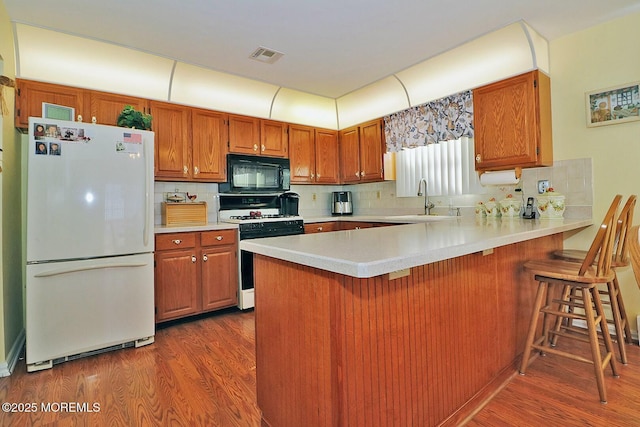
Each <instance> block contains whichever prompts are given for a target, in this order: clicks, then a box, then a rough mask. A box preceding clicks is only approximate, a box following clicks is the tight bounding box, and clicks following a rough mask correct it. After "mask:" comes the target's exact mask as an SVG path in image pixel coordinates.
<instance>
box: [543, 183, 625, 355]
mask: <svg viewBox="0 0 640 427" xmlns="http://www.w3.org/2000/svg"><path fill="white" fill-rule="evenodd" d="M636 199H637V197H636V196H635V195H632V196H629V198H628V199H627V202H626V203H625V204H624V207H623V208H622V211H620V215H619V216H618V220H617V222H616V234H615V237H614V248H613V253H612V258H611V268H613V271H614V276H613V281H611V282H609V283H607V284H606V289H603V288H600V289H599V293H600V296H601V297H602V296H605V298H604V299H602V304H603V305H609V306H610V307H611V310H610V311H611V315H610V316H609V317H608V318H607V321H608V322H609V323H611V324H613V325H614V327H615V331H616V341H617V343H618V350H619V353H620V361H621V362H622V363H623V364H625V365H626V364H627V351H626V348H625V343H629V344H630V343H632V342H633V339H632V337H631V328H630V326H629V320H628V318H627V311H626V309H625V307H624V300H623V298H622V292H620V283H619V282H618V276H617V274H615V271H616V269H618V268H623V267H628V266H629V264H630V258H629V236H630V234H631V233H630V229H631V226H632V225H633V212H634V210H635V206H636ZM586 255H587V251H584V250H577V249H565V250H560V251H555V252H553V257H554V258H558V259H563V260H565V261H572V262H583V261H584V258H585V257H586ZM572 298H573V299H576V300H579V299H580V294H579V293H576V294H575V295H573V296H572ZM569 323H571V322H569ZM569 326H571V327H572V325H569ZM580 329H581V328H575V330H576V331H579V330H580ZM554 344H555V343H554Z"/></svg>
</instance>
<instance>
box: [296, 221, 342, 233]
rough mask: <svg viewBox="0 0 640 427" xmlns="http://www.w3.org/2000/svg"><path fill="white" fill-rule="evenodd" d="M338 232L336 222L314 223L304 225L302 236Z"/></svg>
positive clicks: (338, 224)
mask: <svg viewBox="0 0 640 427" xmlns="http://www.w3.org/2000/svg"><path fill="white" fill-rule="evenodd" d="M338 230H340V223H339V222H337V221H330V222H314V223H311V224H305V225H304V234H313V233H326V232H329V231H338Z"/></svg>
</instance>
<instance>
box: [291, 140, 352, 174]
mask: <svg viewBox="0 0 640 427" xmlns="http://www.w3.org/2000/svg"><path fill="white" fill-rule="evenodd" d="M315 134H316V155H315V157H316V167H315V174H316V176H315V180H316V182H317V183H319V184H337V183H339V182H340V162H339V159H338V132H337V131H335V130H328V129H316V131H315ZM289 137H291V134H289ZM289 143H291V142H289ZM292 154H293V149H292V150H291V151H290V153H289V156H291V155H292ZM292 164H293V161H292ZM292 175H293V172H292Z"/></svg>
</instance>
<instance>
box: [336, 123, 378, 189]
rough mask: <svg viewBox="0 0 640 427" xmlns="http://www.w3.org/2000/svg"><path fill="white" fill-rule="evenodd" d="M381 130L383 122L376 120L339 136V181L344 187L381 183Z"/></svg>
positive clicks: (341, 132) (345, 131) (343, 132)
mask: <svg viewBox="0 0 640 427" xmlns="http://www.w3.org/2000/svg"><path fill="white" fill-rule="evenodd" d="M382 126H383V122H382V119H376V120H372V121H370V122H366V123H363V124H360V125H357V126H352V127H350V128H347V129H343V130H341V131H340V132H339V146H340V171H341V177H340V178H341V180H342V182H343V183H358V182H375V181H382V180H383V179H384V170H383V152H384V150H383V147H384V139H383V132H382Z"/></svg>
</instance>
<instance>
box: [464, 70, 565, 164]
mask: <svg viewBox="0 0 640 427" xmlns="http://www.w3.org/2000/svg"><path fill="white" fill-rule="evenodd" d="M550 92H551V90H550V82H549V77H548V76H546V75H545V74H543V73H541V72H539V71H537V70H536V71H531V72H529V73H526V74H522V75H519V76H516V77H512V78H509V79H506V80H502V81H499V82H497V83H492V84H490V85H487V86H483V87H481V88H479V89H475V90H474V91H473V117H474V132H475V138H474V144H475V152H476V170H488V169H489V170H490V169H509V168H513V167H517V166H522V167H531V166H550V165H551V164H552V163H553V148H552V142H551V96H550Z"/></svg>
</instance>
